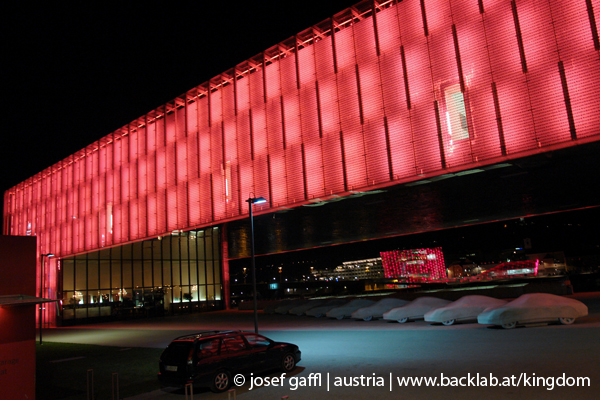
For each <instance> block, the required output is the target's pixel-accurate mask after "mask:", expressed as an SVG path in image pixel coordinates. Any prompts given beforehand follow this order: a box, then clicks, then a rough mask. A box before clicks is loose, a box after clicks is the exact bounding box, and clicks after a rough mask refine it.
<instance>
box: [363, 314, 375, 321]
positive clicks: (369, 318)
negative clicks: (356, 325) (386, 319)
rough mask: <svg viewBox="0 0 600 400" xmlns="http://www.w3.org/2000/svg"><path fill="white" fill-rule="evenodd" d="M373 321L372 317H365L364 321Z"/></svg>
mask: <svg viewBox="0 0 600 400" xmlns="http://www.w3.org/2000/svg"><path fill="white" fill-rule="evenodd" d="M372 319H373V316H372V315H369V316H368V317H364V318H363V321H371V320H372Z"/></svg>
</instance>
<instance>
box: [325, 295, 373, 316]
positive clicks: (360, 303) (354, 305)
mask: <svg viewBox="0 0 600 400" xmlns="http://www.w3.org/2000/svg"><path fill="white" fill-rule="evenodd" d="M373 304H375V302H374V301H373V300H367V299H355V300H352V301H351V302H349V303H348V304H344V305H343V306H340V307H336V308H332V309H331V310H329V311H328V312H327V314H325V315H327V316H328V317H329V318H337V319H344V318H350V316H351V315H352V313H353V312H354V311H356V310H358V309H359V308H363V307H368V306H372V305H373Z"/></svg>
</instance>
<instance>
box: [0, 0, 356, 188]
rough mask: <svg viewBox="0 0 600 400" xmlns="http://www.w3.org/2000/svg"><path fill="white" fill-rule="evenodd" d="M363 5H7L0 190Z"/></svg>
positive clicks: (310, 1) (331, 1)
mask: <svg viewBox="0 0 600 400" xmlns="http://www.w3.org/2000/svg"><path fill="white" fill-rule="evenodd" d="M92 3H93V5H92ZM354 3H356V1H354V0H302V1H291V0H286V1H282V0H279V1H252V2H250V1H229V2H227V1H204V0H197V1H177V2H175V1H164V2H158V1H120V2H110V1H108V2H87V1H78V2H76V1H61V2H44V3H35V5H34V3H30V2H9V4H10V5H8V6H7V5H3V11H2V13H1V14H2V16H1V17H0V18H1V28H0V29H1V30H2V36H1V39H2V53H1V54H2V58H3V61H2V62H1V63H0V68H1V71H2V89H1V93H2V104H3V105H2V107H1V108H2V112H3V114H4V116H3V118H2V122H1V123H0V129H1V132H2V135H1V136H0V138H1V139H0V140H1V145H0V149H1V153H0V162H1V163H2V164H1V178H0V190H1V192H2V193H3V192H4V191H5V190H7V189H9V188H10V187H12V186H14V185H16V184H18V183H19V182H21V181H23V180H25V179H27V178H29V177H31V176H33V175H35V174H36V173H37V172H40V171H41V170H43V169H44V168H47V167H49V166H50V165H52V164H54V163H56V162H58V161H60V160H62V159H63V158H65V157H67V156H69V155H70V154H72V153H74V152H76V151H77V150H80V149H82V148H83V147H85V146H87V145H88V144H90V143H92V142H94V141H95V140H98V139H99V138H101V137H103V136H105V135H107V134H109V133H111V132H113V131H114V130H116V129H118V128H120V127H122V126H124V125H126V124H127V123H129V122H130V121H132V120H134V119H136V118H138V117H140V116H142V115H144V114H146V113H147V112H149V111H151V110H152V109H154V108H156V107H158V106H160V105H162V104H164V103H166V102H167V101H169V100H171V99H173V98H174V97H176V96H178V95H180V94H182V93H184V92H185V91H187V90H189V89H191V88H193V87H194V86H197V85H199V84H201V83H203V82H206V81H208V80H209V79H210V78H212V77H214V76H216V75H218V74H220V73H221V72H224V71H225V70H227V69H229V68H232V67H233V66H235V65H236V64H238V63H240V62H242V61H244V60H246V59H248V58H250V57H252V56H254V55H256V54H258V53H260V52H261V51H263V50H265V49H267V48H269V47H271V46H273V45H275V44H277V43H279V42H281V41H283V40H285V39H287V38H289V37H291V36H293V35H294V34H296V33H298V32H300V31H302V30H304V29H306V28H308V27H310V26H312V25H314V24H316V23H319V22H321V21H323V20H324V19H326V18H328V17H330V16H332V15H333V14H335V13H337V12H338V11H341V10H343V9H344V8H346V7H348V6H351V5H353V4H354ZM96 6H97V8H96Z"/></svg>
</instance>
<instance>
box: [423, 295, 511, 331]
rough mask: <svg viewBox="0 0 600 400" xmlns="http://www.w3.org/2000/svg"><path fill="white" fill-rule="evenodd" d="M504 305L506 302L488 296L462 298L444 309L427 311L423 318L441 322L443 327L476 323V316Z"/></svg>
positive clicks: (428, 320)
mask: <svg viewBox="0 0 600 400" xmlns="http://www.w3.org/2000/svg"><path fill="white" fill-rule="evenodd" d="M506 303H507V301H506V300H500V299H495V298H493V297H488V296H480V295H471V296H464V297H461V298H460V299H458V300H456V301H454V302H452V303H450V304H448V305H447V306H445V307H440V308H436V309H435V310H431V311H428V312H427V313H426V314H425V316H424V317H425V321H427V322H441V323H443V324H444V325H452V324H453V323H454V322H456V321H471V320H472V321H477V316H478V315H479V314H481V313H482V312H483V311H484V310H485V309H487V308H490V307H500V306H503V305H505V304H506Z"/></svg>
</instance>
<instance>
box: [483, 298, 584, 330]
mask: <svg viewBox="0 0 600 400" xmlns="http://www.w3.org/2000/svg"><path fill="white" fill-rule="evenodd" d="M587 314H588V308H587V306H586V305H585V304H583V303H582V302H580V301H579V300H575V299H569V298H568V297H562V296H557V295H555V294H549V293H529V294H524V295H522V296H520V297H518V298H517V299H515V300H513V301H511V302H510V303H507V304H506V305H504V306H502V307H498V308H494V309H491V310H487V311H485V312H483V313H481V314H479V316H478V317H477V322H479V323H480V324H492V325H499V326H501V327H503V328H505V329H511V328H514V327H515V326H517V325H528V324H536V323H542V322H558V323H561V324H563V325H570V324H572V323H573V322H575V319H576V318H579V317H583V316H586V315H587Z"/></svg>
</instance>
